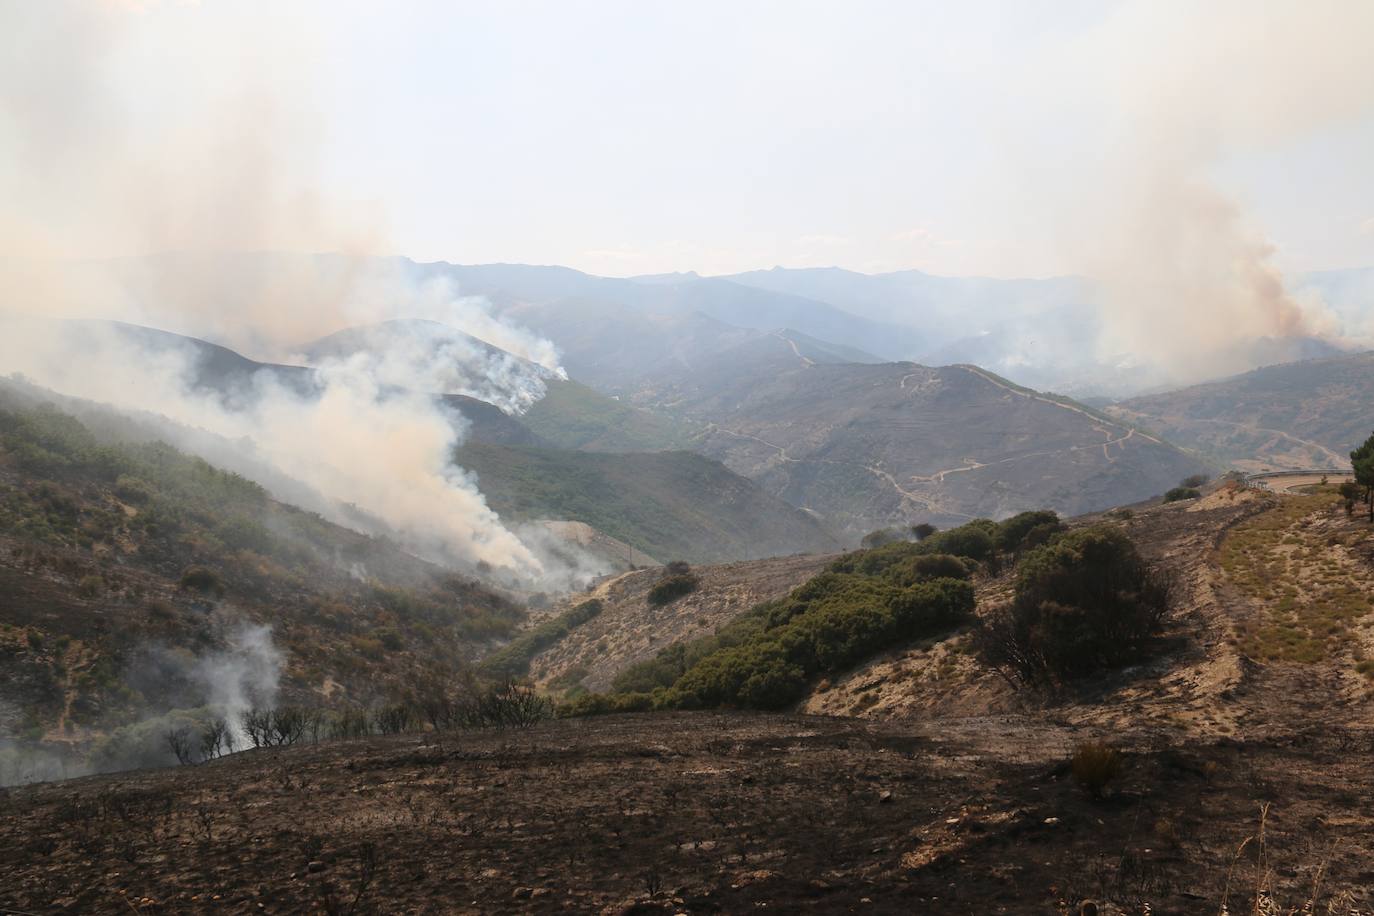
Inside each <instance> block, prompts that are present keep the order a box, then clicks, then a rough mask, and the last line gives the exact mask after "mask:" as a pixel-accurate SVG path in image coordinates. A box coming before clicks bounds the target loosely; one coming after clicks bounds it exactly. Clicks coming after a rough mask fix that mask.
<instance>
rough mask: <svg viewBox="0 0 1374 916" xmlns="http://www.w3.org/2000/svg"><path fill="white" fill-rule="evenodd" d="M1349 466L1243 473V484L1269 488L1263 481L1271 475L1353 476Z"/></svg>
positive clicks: (1259, 488)
mask: <svg viewBox="0 0 1374 916" xmlns="http://www.w3.org/2000/svg"><path fill="white" fill-rule="evenodd" d="M1354 474H1355V472H1354V471H1353V470H1351V469H1350V468H1297V469H1290V470H1286V471H1265V472H1263V473H1260V474H1247V475H1245V485H1246V486H1247V487H1254V488H1255V489H1257V490H1268V489H1270V487H1269V484H1267V483H1265V481H1267V480H1269V479H1270V478H1273V477H1353V476H1354Z"/></svg>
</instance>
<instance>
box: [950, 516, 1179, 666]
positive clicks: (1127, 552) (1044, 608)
mask: <svg viewBox="0 0 1374 916" xmlns="http://www.w3.org/2000/svg"><path fill="white" fill-rule="evenodd" d="M1169 590H1170V589H1169V581H1168V580H1167V579H1165V578H1164V577H1162V576H1160V575H1159V574H1158V573H1156V572H1154V571H1153V570H1151V569H1150V567H1149V566H1148V565H1147V564H1146V563H1145V561H1144V559H1142V558H1141V556H1140V554H1139V552H1138V551H1137V550H1136V548H1135V545H1134V544H1133V543H1132V542H1131V540H1130V538H1128V537H1127V536H1126V535H1125V534H1123V533H1122V532H1121V531H1120V530H1119V529H1117V528H1114V527H1110V526H1095V527H1092V528H1084V529H1082V530H1079V531H1075V532H1072V533H1069V534H1065V535H1063V536H1061V537H1058V538H1056V539H1055V540H1054V541H1053V542H1052V543H1050V544H1046V545H1044V546H1041V547H1037V548H1035V549H1034V550H1032V551H1030V552H1029V553H1027V554H1026V556H1025V558H1024V559H1023V560H1022V561H1021V566H1020V570H1019V572H1018V574H1017V578H1016V590H1015V598H1014V600H1013V601H1012V604H1011V606H1010V607H1008V608H1003V609H1000V610H998V611H995V612H993V613H991V614H989V615H987V617H986V619H985V620H984V623H983V626H982V627H981V628H980V630H979V634H978V638H977V645H978V649H979V652H980V654H981V655H982V657H983V659H984V661H986V662H987V663H988V664H990V665H993V666H994V667H997V668H999V669H1002V670H1004V671H1008V672H1010V673H1011V674H1012V675H1014V676H1015V677H1017V678H1019V679H1021V680H1022V681H1023V682H1033V681H1034V682H1054V681H1059V680H1065V679H1070V678H1074V677H1079V676H1082V675H1085V674H1088V673H1091V672H1094V671H1098V670H1101V669H1104V668H1111V667H1116V666H1119V665H1121V664H1124V663H1126V662H1128V661H1131V660H1132V659H1134V658H1136V657H1138V656H1139V655H1140V654H1141V652H1142V651H1143V649H1144V647H1145V643H1146V641H1147V640H1148V638H1149V637H1150V636H1152V635H1153V634H1155V633H1157V632H1158V631H1159V629H1160V627H1161V625H1162V621H1163V617H1164V614H1165V613H1166V612H1167V610H1168V606H1169Z"/></svg>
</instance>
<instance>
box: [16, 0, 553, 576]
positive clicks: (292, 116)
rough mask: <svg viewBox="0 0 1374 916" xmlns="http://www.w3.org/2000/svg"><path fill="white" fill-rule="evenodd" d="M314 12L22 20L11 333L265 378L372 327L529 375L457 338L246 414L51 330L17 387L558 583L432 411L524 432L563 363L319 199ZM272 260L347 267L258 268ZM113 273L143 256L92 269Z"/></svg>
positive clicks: (357, 366)
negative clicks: (490, 414) (250, 459)
mask: <svg viewBox="0 0 1374 916" xmlns="http://www.w3.org/2000/svg"><path fill="white" fill-rule="evenodd" d="M298 15H299V11H297V10H292V9H291V8H289V7H282V6H274V7H270V8H265V9H254V10H248V9H245V8H244V7H240V6H239V5H237V4H223V5H210V4H207V5H205V6H203V7H199V6H197V7H188V6H184V5H181V4H170V3H169V4H158V3H151V4H139V5H133V6H130V5H124V4H106V3H91V2H79V0H54V2H52V3H44V4H5V5H3V6H0V197H2V198H3V199H5V200H6V206H5V207H4V208H2V209H0V253H2V254H3V257H2V258H0V290H3V292H0V313H3V312H10V313H18V314H21V315H28V316H42V317H45V318H72V317H84V318H102V319H119V320H123V321H129V322H133V323H141V324H149V325H152V326H154V327H159V328H163V329H166V330H170V331H175V332H179V333H184V334H190V335H193V336H199V337H203V338H207V339H211V340H215V341H217V342H222V343H225V344H227V345H229V346H232V347H234V348H236V349H239V350H240V351H241V352H244V353H246V354H248V355H250V356H254V357H256V358H263V359H271V358H280V357H282V356H284V355H286V354H291V353H295V352H298V349H299V348H300V347H301V346H302V345H305V344H307V343H309V342H310V341H312V340H315V339H316V338H319V337H322V336H325V335H328V334H331V333H334V332H337V331H340V330H341V329H345V328H348V327H350V326H355V325H358V324H366V323H369V322H376V321H382V320H388V319H395V318H424V319H429V320H433V321H439V322H443V323H444V324H445V325H447V326H449V327H450V328H453V329H455V330H457V331H463V332H467V333H468V334H471V335H474V336H476V337H479V338H481V339H483V340H486V341H488V342H489V343H491V344H494V345H496V346H498V347H501V348H504V349H506V350H509V351H510V352H511V353H513V354H514V355H515V356H517V357H520V359H513V358H511V357H510V356H506V355H504V354H494V353H493V352H491V351H490V349H489V348H486V349H484V348H483V347H481V346H480V345H477V344H474V343H472V342H471V341H467V340H465V339H464V338H462V337H461V335H455V336H454V338H453V340H452V341H450V342H449V343H447V344H445V345H444V346H443V347H441V348H439V349H437V350H434V349H431V350H429V351H427V352H424V353H421V352H420V350H419V349H418V348H414V347H412V348H409V349H407V350H406V351H405V352H401V353H394V354H387V353H381V354H375V353H371V354H369V353H351V354H347V355H341V356H338V357H334V358H324V359H322V360H320V361H319V364H318V372H317V375H316V378H317V383H318V384H317V386H316V388H314V389H312V390H310V391H308V392H302V391H301V390H300V389H299V387H298V386H295V385H292V384H289V383H285V382H283V381H282V380H281V379H280V378H278V377H276V376H273V375H270V374H265V375H260V376H259V377H257V378H255V379H254V380H253V381H252V383H251V391H249V392H247V394H246V396H244V397H242V398H239V399H238V400H236V401H235V402H234V403H233V404H231V405H229V406H226V404H225V403H224V402H223V401H221V400H220V399H218V398H216V397H214V396H212V395H210V394H208V393H207V392H205V391H204V390H203V389H202V388H200V387H198V386H197V385H196V384H195V377H196V375H197V372H198V366H197V364H196V361H197V358H198V357H197V354H195V353H190V352H187V351H186V349H185V348H183V347H179V346H177V345H175V344H169V343H167V342H166V341H149V340H134V339H132V338H130V337H128V336H127V335H120V334H108V335H105V336H104V338H103V339H100V340H96V341H92V339H91V334H92V333H93V332H91V331H90V330H89V328H87V329H86V330H85V331H83V332H82V333H81V334H73V333H70V332H68V331H66V330H55V329H56V328H61V327H62V326H61V325H54V324H52V323H44V322H31V323H21V324H15V325H10V326H8V327H7V328H6V330H5V333H4V336H3V339H0V371H2V372H5V373H9V372H16V371H17V372H23V373H24V374H25V375H27V376H29V377H31V378H32V379H33V380H35V381H36V382H38V383H39V384H42V385H46V386H49V387H52V388H54V389H56V390H58V391H61V392H64V393H69V394H73V395H78V396H81V397H87V398H91V399H94V400H99V401H104V402H108V403H113V404H115V405H117V406H120V407H125V408H134V409H138V410H146V411H152V412H156V413H159V414H162V415H165V416H167V417H170V418H171V419H173V420H175V421H177V422H179V423H182V424H185V425H187V426H189V427H192V428H200V429H204V430H207V431H209V432H212V433H214V434H216V435H217V436H220V437H224V438H228V439H231V440H238V441H242V442H244V443H245V447H246V448H249V449H251V451H252V453H253V456H254V458H255V459H256V460H258V461H260V462H263V463H266V464H268V465H271V466H272V467H273V468H275V469H276V470H277V471H279V472H280V474H282V475H284V476H285V477H288V478H293V479H295V480H298V481H301V482H303V483H304V484H306V485H308V486H309V487H310V488H311V489H313V490H315V491H316V492H318V493H320V494H321V495H322V496H323V497H324V498H325V499H326V500H328V501H330V502H332V503H333V504H335V505H344V504H352V505H356V506H358V507H359V508H361V509H363V510H364V511H365V512H368V513H370V514H372V515H374V516H376V517H378V518H380V519H381V520H383V521H384V522H385V523H386V524H387V525H388V526H390V528H391V529H393V530H395V531H396V532H399V533H400V534H401V535H402V537H403V539H404V540H406V541H408V542H409V543H410V545H411V546H412V547H413V548H414V549H417V550H419V551H421V552H423V553H424V554H426V555H427V556H430V557H433V558H444V559H453V560H457V561H462V562H465V563H468V564H475V563H479V562H483V563H487V564H490V565H491V566H493V567H496V568H504V569H506V570H508V571H510V572H511V573H512V574H517V575H530V574H536V573H538V572H539V570H540V563H539V561H538V560H537V559H536V558H535V557H534V555H533V554H532V553H531V551H530V550H529V549H528V548H526V547H525V546H524V545H523V544H522V543H521V542H520V540H519V539H518V538H516V537H515V536H514V535H512V534H511V533H510V532H509V531H508V530H507V529H506V528H505V527H504V526H503V525H502V524H501V522H500V520H499V519H498V518H497V517H496V515H495V513H493V512H492V511H491V510H490V508H488V507H487V505H486V503H485V500H484V499H483V498H482V496H481V494H480V493H479V492H478V491H477V489H476V488H475V486H474V483H473V481H472V479H471V478H470V477H469V475H467V474H465V473H464V472H463V471H462V470H461V469H459V468H456V467H454V466H453V465H452V461H451V457H452V453H453V449H454V447H455V445H456V444H457V443H458V440H459V436H460V434H461V431H462V426H461V424H460V423H455V422H454V420H453V416H452V415H451V413H450V412H448V411H445V410H444V409H442V408H441V407H440V406H439V405H438V404H437V403H436V402H435V400H434V399H433V398H432V397H431V395H432V394H435V393H441V392H445V391H457V392H460V393H469V394H472V395H473V396H475V397H479V398H482V399H484V400H490V401H492V402H494V403H497V404H499V405H500V406H502V407H503V408H505V409H507V410H509V411H512V412H519V411H521V410H524V409H527V408H528V407H529V405H530V404H531V403H533V402H534V401H535V400H537V399H538V398H539V397H540V396H542V394H543V391H544V387H543V386H544V383H545V380H546V379H547V378H551V377H556V376H558V375H559V374H560V373H561V369H559V367H558V357H557V352H556V350H555V349H554V347H553V346H552V344H550V343H549V342H547V341H544V340H540V339H538V338H537V337H535V336H534V335H532V334H529V333H528V332H526V331H524V330H523V329H521V328H518V327H514V326H512V325H509V324H505V323H502V322H500V321H498V320H497V319H495V318H494V317H492V316H491V314H490V313H489V311H488V310H487V309H486V308H485V304H484V303H483V302H482V301H480V300H475V299H469V298H464V297H462V296H460V295H458V293H459V292H460V291H456V290H453V289H451V288H448V287H446V286H444V285H443V284H441V283H426V282H420V281H419V280H417V279H416V278H415V277H412V276H410V275H409V274H408V273H407V271H406V269H405V267H404V264H403V263H402V262H397V261H390V260H386V259H380V258H376V257H372V256H370V255H371V254H374V253H377V252H379V251H380V250H381V245H382V239H383V238H384V235H385V232H384V227H385V221H384V216H383V214H381V213H380V212H379V209H378V208H377V207H376V206H374V205H371V204H369V203H367V202H360V201H348V200H338V199H327V198H326V197H325V196H324V195H322V194H321V193H320V192H319V191H318V189H317V187H316V171H317V169H318V164H319V159H318V157H317V156H316V155H315V153H316V150H317V149H318V147H319V145H320V144H321V143H322V142H324V139H325V137H326V135H327V130H326V127H325V125H323V124H321V123H320V119H319V115H318V114H317V112H318V111H319V109H320V107H321V106H319V105H317V104H315V103H314V100H313V97H312V91H311V89H312V87H311V80H312V79H313V78H314V74H313V73H312V72H311V71H310V69H309V67H308V66H307V65H306V62H308V61H310V60H311V59H312V55H311V53H310V52H311V34H312V33H311V30H310V29H309V28H308V27H307V24H306V23H304V22H300V21H297V16H298ZM264 250H286V251H300V250H329V251H336V252H342V254H338V255H331V256H308V255H268V254H253V253H248V252H261V251H264ZM168 251H174V252H176V253H175V254H155V255H154V256H144V255H147V254H149V253H157V252H168ZM226 252H243V253H239V254H229V253H226ZM110 253H127V254H130V255H139V256H138V257H129V258H115V259H112V260H111V259H92V258H91V257H89V255H100V256H102V257H103V256H105V255H107V254H110ZM74 259H75V260H74ZM182 444H184V443H182ZM263 482H264V483H268V482H267V481H263ZM336 520H337V519H336Z"/></svg>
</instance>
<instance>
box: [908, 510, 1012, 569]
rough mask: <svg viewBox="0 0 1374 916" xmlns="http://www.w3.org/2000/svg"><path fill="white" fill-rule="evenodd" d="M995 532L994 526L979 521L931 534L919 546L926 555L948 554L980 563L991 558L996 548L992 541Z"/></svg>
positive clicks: (984, 520) (981, 520) (982, 520)
mask: <svg viewBox="0 0 1374 916" xmlns="http://www.w3.org/2000/svg"><path fill="white" fill-rule="evenodd" d="M980 522H986V524H980ZM996 530H997V526H996V524H994V523H993V522H988V521H986V519H980V520H978V521H973V522H969V523H968V524H967V525H960V526H959V527H958V528H951V529H949V530H948V531H941V532H939V533H937V534H932V535H931V536H930V537H928V538H926V539H925V540H924V541H922V542H921V546H922V547H924V548H925V549H926V551H927V552H928V553H948V554H953V555H954V556H956V557H965V558H967V559H970V560H976V561H978V562H979V563H981V562H983V561H985V560H987V559H988V558H989V557H991V556H992V554H993V551H994V550H996V548H997V544H996V541H994V540H993V535H994V533H995V532H996Z"/></svg>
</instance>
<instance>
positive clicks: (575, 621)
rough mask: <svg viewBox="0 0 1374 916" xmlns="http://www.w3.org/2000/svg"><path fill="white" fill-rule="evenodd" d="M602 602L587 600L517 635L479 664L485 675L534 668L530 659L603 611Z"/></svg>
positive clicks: (506, 675) (515, 674)
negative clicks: (531, 666)
mask: <svg viewBox="0 0 1374 916" xmlns="http://www.w3.org/2000/svg"><path fill="white" fill-rule="evenodd" d="M601 610H602V605H601V602H600V601H598V600H596V599H595V598H593V599H591V600H590V601H583V602H582V603H581V604H579V605H577V606H575V607H572V608H569V609H568V610H566V611H564V612H563V613H561V614H559V615H557V616H556V617H552V618H550V619H548V620H546V621H544V622H543V623H541V624H539V626H537V627H534V628H533V629H530V630H526V631H525V632H524V633H521V634H520V635H519V636H516V637H515V638H514V639H512V640H511V641H510V642H509V643H507V644H506V645H505V646H503V647H501V648H500V649H499V650H497V651H496V652H493V653H492V654H491V655H489V656H487V657H486V658H485V659H483V660H482V663H481V664H480V665H479V666H478V670H479V671H480V672H482V673H483V674H485V675H489V676H492V677H499V678H509V677H518V676H520V675H523V674H525V673H526V672H528V671H529V670H530V661H531V660H533V658H534V657H535V656H536V655H538V654H539V653H540V652H543V651H544V650H545V649H547V648H548V647H549V646H552V645H553V644H555V643H557V642H558V641H559V640H561V639H562V638H563V637H565V636H567V635H568V634H569V633H571V632H572V631H573V630H575V629H576V628H578V627H580V626H582V624H584V623H586V622H587V621H589V620H591V619H592V618H594V617H596V616H597V615H598V614H600V613H601Z"/></svg>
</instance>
